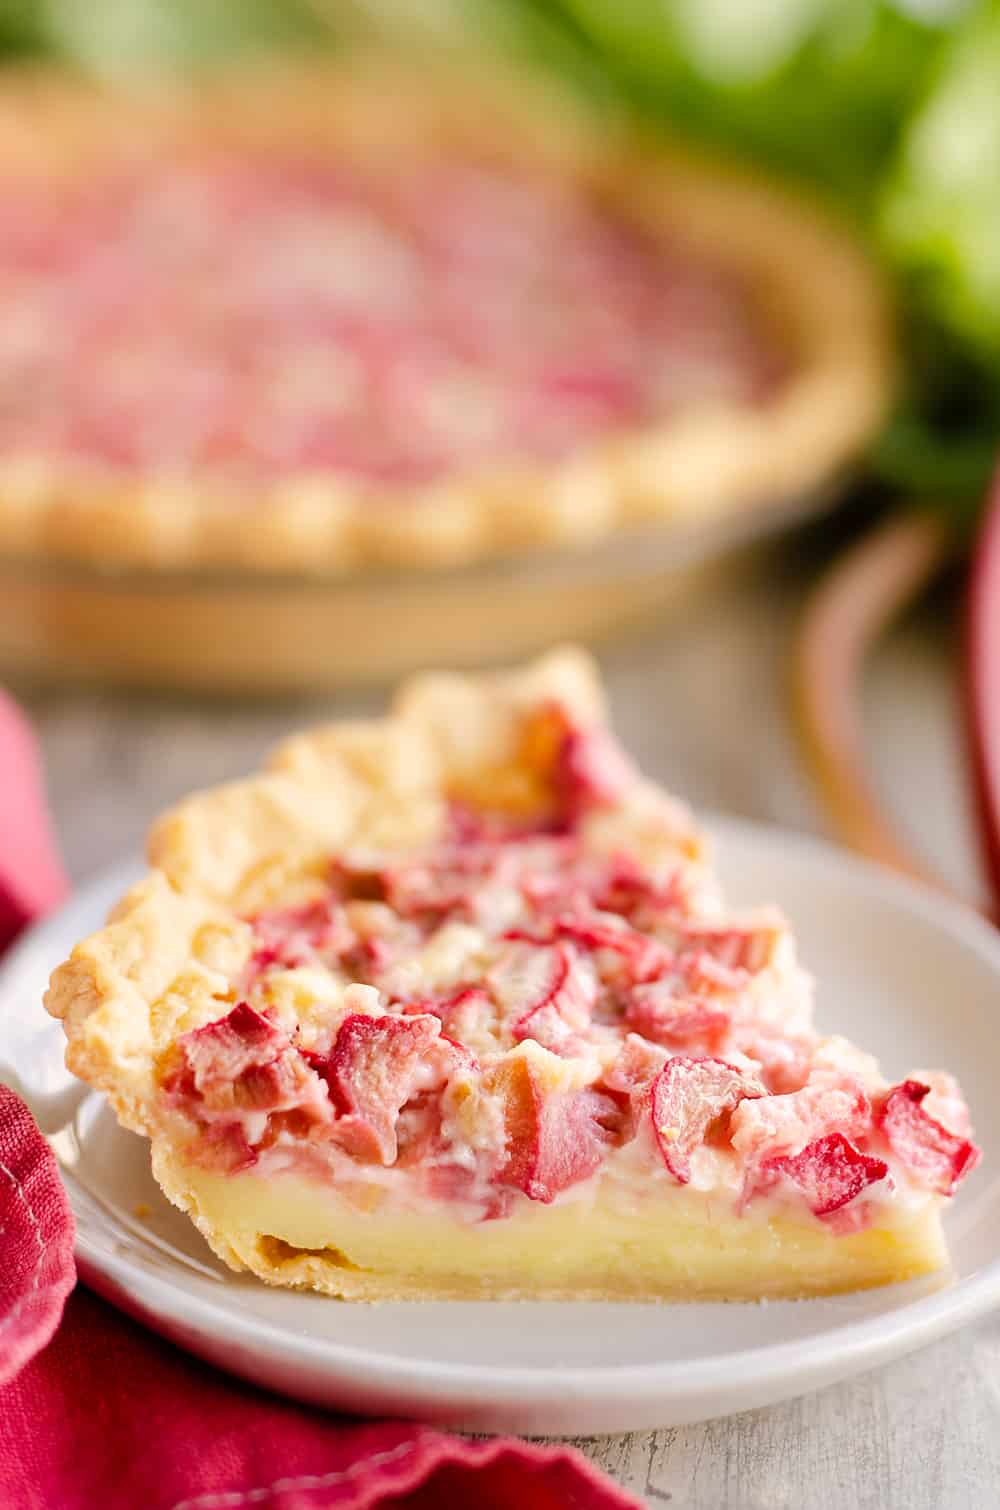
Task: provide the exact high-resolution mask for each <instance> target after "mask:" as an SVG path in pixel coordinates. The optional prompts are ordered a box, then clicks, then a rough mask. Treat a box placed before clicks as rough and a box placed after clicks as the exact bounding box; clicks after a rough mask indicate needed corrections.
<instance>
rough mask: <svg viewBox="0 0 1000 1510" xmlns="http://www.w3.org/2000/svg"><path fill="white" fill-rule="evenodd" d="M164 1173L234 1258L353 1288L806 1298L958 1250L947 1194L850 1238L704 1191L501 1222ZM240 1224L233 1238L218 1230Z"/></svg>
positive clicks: (287, 1184)
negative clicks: (944, 1210) (948, 1246)
mask: <svg viewBox="0 0 1000 1510" xmlns="http://www.w3.org/2000/svg"><path fill="white" fill-rule="evenodd" d="M154 1162H155V1167H156V1174H157V1178H158V1179H159V1180H160V1181H161V1183H162V1184H163V1185H164V1188H165V1189H166V1190H167V1192H168V1194H171V1193H173V1194H175V1198H176V1197H177V1196H179V1195H180V1192H183V1195H182V1197H181V1200H182V1202H183V1204H184V1205H185V1206H186V1207H187V1208H188V1209H189V1211H190V1214H191V1215H192V1217H193V1218H194V1220H195V1222H196V1224H197V1225H198V1227H199V1228H200V1229H201V1230H202V1231H203V1232H204V1233H205V1235H206V1237H208V1239H209V1242H210V1243H211V1244H212V1246H213V1248H215V1250H216V1252H218V1253H219V1255H220V1257H222V1258H223V1259H225V1260H226V1262H228V1263H230V1264H231V1263H233V1262H234V1260H235V1261H236V1263H238V1264H239V1265H240V1266H242V1267H245V1268H247V1269H249V1270H251V1271H252V1272H253V1273H254V1274H256V1275H258V1276H259V1277H260V1278H261V1279H264V1280H267V1281H268V1282H270V1283H272V1284H280V1285H301V1286H308V1287H310V1288H313V1289H318V1290H322V1291H324V1292H325V1293H327V1294H330V1295H334V1296H341V1297H343V1298H345V1299H371V1300H377V1299H382V1298H390V1299H420V1298H435V1299H444V1298H460V1297H465V1298H470V1299H472V1298H476V1297H478V1296H482V1297H484V1298H485V1297H490V1298H497V1297H498V1296H503V1297H506V1298H512V1299H513V1298H529V1297H530V1298H535V1299H545V1298H549V1299H557V1298H567V1297H572V1298H574V1299H578V1300H602V1299H615V1298H621V1299H628V1300H636V1299H643V1298H645V1299H650V1300H652V1299H656V1300H720V1299H731V1300H742V1299H756V1298H761V1297H768V1298H772V1299H795V1298H800V1297H805V1296H810V1295H832V1294H837V1293H839V1292H842V1291H847V1290H857V1289H867V1288H874V1287H876V1286H878V1285H884V1284H890V1283H893V1282H896V1281H900V1280H905V1279H911V1278H915V1277H916V1276H918V1275H921V1274H927V1273H930V1272H933V1271H934V1270H937V1269H940V1268H941V1267H942V1266H943V1265H944V1264H945V1263H946V1262H947V1254H946V1250H945V1245H944V1238H943V1235H942V1231H941V1219H940V1212H939V1209H938V1206H937V1203H936V1202H934V1201H929V1202H927V1203H926V1204H925V1205H923V1206H922V1207H920V1208H919V1209H918V1210H916V1211H914V1210H912V1209H910V1210H901V1211H898V1212H892V1213H889V1212H886V1213H885V1221H884V1224H882V1225H879V1226H878V1227H869V1228H867V1229H866V1230H864V1231H861V1232H856V1233H849V1234H846V1235H843V1236H837V1235H834V1234H833V1233H831V1232H830V1231H829V1230H828V1229H827V1228H825V1227H824V1226H823V1225H822V1224H820V1223H819V1222H817V1221H816V1220H815V1219H813V1218H809V1217H807V1218H806V1219H804V1220H803V1219H797V1218H796V1217H795V1216H794V1215H791V1214H789V1213H787V1212H785V1211H782V1210H780V1209H777V1208H775V1209H772V1210H770V1211H768V1212H767V1213H766V1214H765V1213H762V1212H761V1211H757V1212H750V1213H748V1214H745V1215H743V1216H735V1215H734V1214H733V1208H732V1205H731V1202H729V1201H728V1200H724V1199H720V1198H719V1197H718V1196H712V1195H710V1194H705V1193H702V1192H698V1191H690V1190H685V1191H675V1190H671V1191H668V1192H666V1193H664V1194H663V1195H661V1196H660V1197H659V1198H657V1196H656V1195H655V1194H652V1195H650V1197H649V1198H648V1199H639V1200H632V1201H622V1200H621V1199H620V1198H619V1197H620V1192H616V1191H615V1190H614V1189H613V1188H611V1187H609V1185H608V1184H607V1183H605V1184H602V1183H600V1182H598V1183H597V1185H596V1188H595V1191H594V1193H593V1197H592V1198H591V1199H577V1200H569V1201H565V1202H562V1203H559V1204H557V1205H554V1206H540V1205H539V1204H537V1203H534V1202H531V1201H528V1200H522V1201H520V1202H519V1203H518V1205H517V1207H516V1208H515V1209H514V1210H512V1211H511V1212H510V1214H509V1215H507V1216H506V1217H504V1218H503V1219H502V1220H498V1221H486V1222H483V1221H479V1222H469V1221H463V1220H462V1219H461V1218H460V1216H458V1215H457V1214H456V1212H455V1210H454V1209H453V1208H449V1207H448V1206H446V1205H444V1204H441V1205H438V1206H436V1207H434V1208H433V1209H427V1210H399V1209H398V1208H397V1209H383V1210H381V1211H362V1210H359V1209H358V1207H357V1206H355V1205H351V1204H349V1203H348V1202H347V1201H345V1200H344V1199H343V1198H342V1197H341V1196H340V1195H339V1194H338V1193H337V1191H336V1190H335V1189H334V1188H332V1187H320V1186H318V1185H317V1184H316V1183H314V1182H311V1181H308V1180H302V1179H299V1178H297V1177H295V1176H292V1175H285V1176H282V1177H280V1178H273V1177H272V1178H271V1179H265V1178H262V1177H261V1176H259V1175H256V1174H254V1173H253V1172H248V1173H244V1174H238V1175H219V1174H214V1173H211V1172H209V1171H207V1170H202V1169H192V1168H185V1167H183V1166H181V1165H178V1164H177V1163H175V1162H174V1161H172V1160H171V1159H170V1157H169V1156H167V1157H164V1156H163V1155H160V1156H159V1157H158V1158H155V1160H154ZM219 1233H225V1240H224V1241H221V1242H220V1240H219V1238H218V1236H217V1234H219Z"/></svg>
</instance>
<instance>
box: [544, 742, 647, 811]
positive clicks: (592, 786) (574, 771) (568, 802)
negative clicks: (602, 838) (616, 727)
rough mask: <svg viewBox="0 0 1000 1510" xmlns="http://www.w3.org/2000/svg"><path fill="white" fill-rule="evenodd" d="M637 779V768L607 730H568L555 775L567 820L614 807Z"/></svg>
mask: <svg viewBox="0 0 1000 1510" xmlns="http://www.w3.org/2000/svg"><path fill="white" fill-rule="evenodd" d="M636 779H637V778H636V771H635V767H634V766H633V765H632V762H631V761H630V760H629V758H628V756H627V755H626V754H625V752H624V750H623V749H622V748H621V745H620V744H619V743H618V741H617V739H615V737H614V735H613V734H612V733H611V732H610V731H609V730H608V729H605V728H602V727H600V726H597V727H595V728H592V729H576V728H572V727H570V728H569V729H567V731H566V734H565V735H564V737H563V740H562V743H561V745H560V747H559V752H558V754H557V756H556V768H555V773H554V786H555V790H556V795H557V797H558V799H559V805H560V808H561V810H562V811H563V812H564V813H565V814H566V816H567V817H569V818H571V819H572V818H579V817H580V816H582V814H584V813H586V812H589V811H590V809H591V808H601V807H612V806H614V804H615V803H616V802H619V801H621V799H622V797H623V796H624V795H625V793H626V792H627V791H628V789H629V787H631V786H632V785H634V783H635V781H636Z"/></svg>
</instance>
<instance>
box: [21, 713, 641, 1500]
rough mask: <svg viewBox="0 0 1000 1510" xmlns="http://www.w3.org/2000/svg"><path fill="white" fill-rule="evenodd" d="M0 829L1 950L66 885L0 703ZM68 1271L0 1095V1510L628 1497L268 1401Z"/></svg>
mask: <svg viewBox="0 0 1000 1510" xmlns="http://www.w3.org/2000/svg"><path fill="white" fill-rule="evenodd" d="M0 834H2V835H3V843H2V846H0V945H2V944H5V943H8V942H10V940H11V938H12V937H13V936H14V934H15V933H16V931H17V930H18V928H19V927H20V926H23V924H24V923H25V922H27V921H29V920H30V919H31V917H33V916H37V915H39V914H40V913H41V912H43V911H44V910H46V909H47V908H48V907H51V906H52V905H54V904H55V903H56V902H57V901H58V900H59V899H60V898H61V896H62V895H63V892H64V890H65V881H64V878H63V872H62V868H61V866H60V865H59V862H58V859H57V858H56V852H55V849H54V847H53V845H52V841H51V836H50V830H49V825H48V821H47V817H46V814H45V808H44V803H43V800H42V795H41V782H40V779H39V766H38V759H37V753H36V750H35V746H34V741H33V738H32V736H31V732H30V730H29V729H28V727H27V725H26V723H25V720H24V718H23V717H22V715H21V714H20V712H19V711H18V710H17V709H16V707H15V706H14V705H13V704H12V703H10V701H9V700H8V699H5V698H3V697H2V695H0ZM38 1010H39V1011H41V1010H42V1007H41V1004H40V1003H39V1008H38ZM75 1279H76V1272H75V1268H74V1264H73V1218H72V1214H71V1212H70V1209H69V1205H68V1202H67V1200H66V1195H65V1192H64V1190H63V1187H62V1184H61V1182H60V1180H59V1175H58V1172H57V1169H56V1163H55V1160H54V1158H53V1156H52V1153H51V1151H50V1149H49V1147H48V1145H47V1143H46V1142H45V1140H44V1139H43V1138H42V1136H41V1134H40V1133H39V1131H38V1129H37V1127H36V1126H35V1123H34V1122H33V1120H32V1118H31V1116H30V1114H29V1112H28V1110H27V1108H26V1107H25V1106H24V1104H23V1102H21V1101H20V1100H19V1099H18V1098H17V1097H16V1096H15V1095H14V1094H13V1092H12V1091H10V1090H9V1089H7V1088H5V1087H0V1505H2V1506H3V1507H4V1510H94V1507H97V1506H100V1507H101V1510H140V1507H141V1510H241V1507H248V1510H249V1507H254V1510H333V1507H338V1510H370V1507H375V1506H382V1505H384V1506H387V1507H388V1506H390V1505H391V1506H392V1507H395V1510H452V1507H454V1510H459V1507H471V1506H476V1507H477V1510H505V1507H510V1506H517V1507H518V1510H630V1507H631V1510H635V1507H636V1506H637V1505H638V1503H639V1502H638V1501H637V1500H635V1499H634V1498H633V1497H632V1496H631V1495H629V1494H626V1493H625V1492H624V1491H623V1490H621V1489H618V1488H617V1487H616V1486H615V1485H614V1484H612V1483H611V1482H610V1480H608V1479H606V1478H605V1477H604V1476H603V1475H602V1474H600V1473H599V1472H598V1471H597V1469H595V1468H593V1467H592V1466H591V1465H590V1463H588V1462H587V1460H586V1459H585V1458H584V1457H582V1456H581V1455H580V1454H579V1453H577V1452H575V1451H573V1450H572V1449H569V1448H561V1447H542V1446H536V1445H532V1444H529V1443H527V1442H521V1441H517V1440H515V1439H512V1438H497V1439H495V1440H492V1441H488V1442H472V1441H468V1440H465V1439H463V1438H461V1437H454V1436H448V1435H445V1434H444V1433H442V1432H438V1431H431V1430H429V1429H426V1428H424V1427H421V1426H415V1425H413V1424H409V1423H406V1422H398V1421H395V1422H394V1421H378V1422H368V1423H363V1424H362V1423H359V1422H357V1421H349V1420H347V1419H344V1418H340V1417H336V1416H328V1415H324V1414H322V1413H321V1412H318V1411H312V1410H307V1409H304V1408H303V1407H301V1406H297V1405H293V1404H291V1403H289V1402H286V1401H283V1400H280V1399H278V1398H276V1397H275V1396H273V1395H269V1394H267V1393H265V1392H264V1391H263V1390H259V1389H256V1388H254V1387H253V1386H251V1385H249V1384H242V1383H239V1382H237V1381H235V1380H233V1379H231V1378H229V1377H228V1376H227V1375H224V1374H222V1373H220V1372H218V1371H217V1370H216V1369H213V1368H211V1367H209V1366H208V1365H207V1364H203V1363H201V1362H199V1361H198V1360H196V1359H194V1358H191V1357H189V1356H188V1355H187V1354H186V1353H182V1352H180V1351H179V1350H178V1349H176V1348H174V1347H172V1346H171V1345H170V1344H169V1343H167V1342H164V1341H162V1340H161V1339H160V1338H158V1337H155V1336H153V1335H152V1334H151V1333H149V1332H146V1331H144V1330H143V1329H142V1328H141V1327H140V1326H138V1325H137V1324H136V1323H134V1322H132V1321H128V1320H126V1319H125V1317H123V1316H121V1315H120V1314H119V1313H118V1312H117V1311H115V1310H113V1309H112V1308H111V1307H110V1306H108V1305H106V1304H105V1303H104V1302H103V1301H101V1300H98V1299H97V1298H96V1297H95V1296H94V1295H92V1294H90V1293H89V1292H88V1291H86V1290H83V1289H77V1290H76V1291H75V1293H73V1294H72V1295H70V1291H71V1290H72V1289H73V1285H74V1283H75ZM67 1297H69V1299H68V1300H67Z"/></svg>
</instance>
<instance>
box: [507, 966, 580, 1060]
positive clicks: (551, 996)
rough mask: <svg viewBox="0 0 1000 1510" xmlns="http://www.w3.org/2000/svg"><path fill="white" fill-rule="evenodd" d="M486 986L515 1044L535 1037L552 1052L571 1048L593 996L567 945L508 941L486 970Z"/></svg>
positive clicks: (565, 1050) (567, 1050) (566, 1050)
mask: <svg viewBox="0 0 1000 1510" xmlns="http://www.w3.org/2000/svg"><path fill="white" fill-rule="evenodd" d="M490 985H491V986H492V988H493V994H494V995H495V996H496V998H497V1000H498V1001H499V1003H500V1006H501V1007H502V1009H503V1011H504V1013H505V1014H506V1015H507V1017H508V1018H510V1019H512V1029H511V1031H512V1033H513V1037H514V1040H515V1042H521V1040H522V1039H525V1038H534V1039H535V1040H536V1041H537V1042H539V1043H542V1044H544V1045H545V1047H546V1048H549V1049H552V1050H553V1051H554V1052H555V1053H560V1052H569V1051H571V1050H572V1047H573V1045H574V1043H575V1042H576V1040H577V1035H579V1034H580V1033H583V1032H585V1031H586V1029H587V1027H588V1025H589V1023H590V1014H591V1010H592V1008H593V1006H594V1002H595V1000H596V996H597V987H596V982H595V980H594V978H593V975H592V974H591V973H590V972H589V971H588V970H587V969H586V968H585V966H584V964H583V961H582V960H581V959H580V958H579V956H578V954H577V953H576V951H575V950H574V949H573V948H572V947H571V946H569V945H566V944H554V945H552V946H551V947H548V946H538V945H535V944H532V943H527V942H515V943H512V944H511V946H510V949H509V951H508V953H507V955H506V956H505V957H504V958H503V959H502V960H501V961H500V963H499V964H498V965H496V966H495V967H494V969H493V970H492V971H491V973H490Z"/></svg>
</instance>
